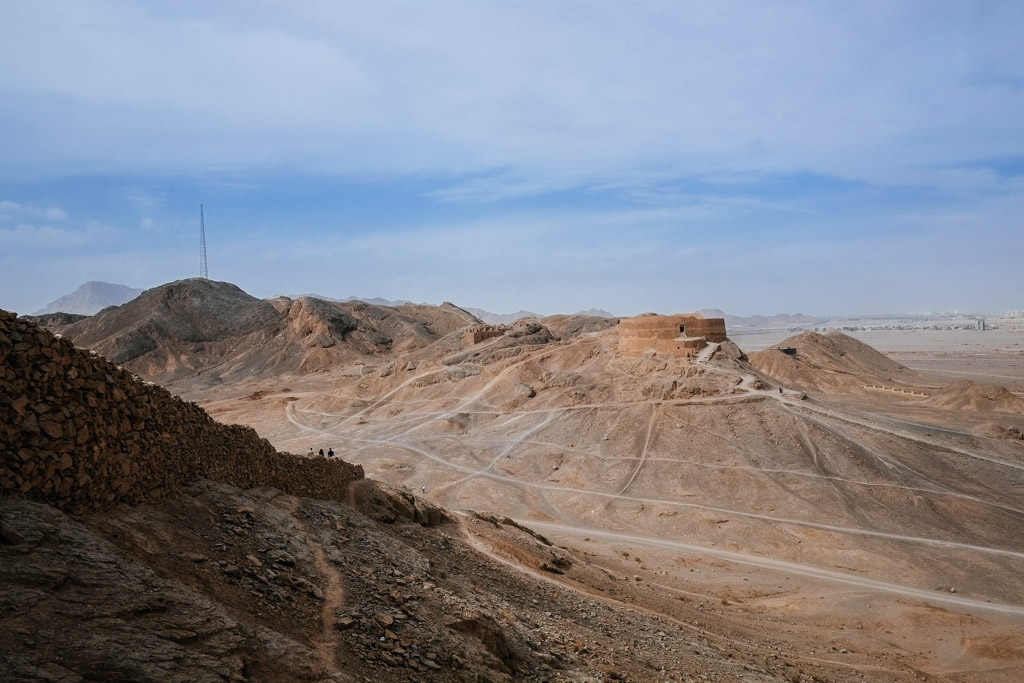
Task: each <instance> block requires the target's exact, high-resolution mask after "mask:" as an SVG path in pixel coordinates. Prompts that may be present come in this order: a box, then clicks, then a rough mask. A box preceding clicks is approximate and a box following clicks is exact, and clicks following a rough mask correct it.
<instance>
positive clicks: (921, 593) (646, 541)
mask: <svg viewBox="0 0 1024 683" xmlns="http://www.w3.org/2000/svg"><path fill="white" fill-rule="evenodd" d="M516 522H518V523H520V524H523V525H525V526H528V527H530V528H532V529H535V530H537V531H542V532H546V533H563V534H568V535H571V536H584V537H590V538H601V539H604V540H606V541H612V542H620V543H630V544H633V545H640V546H648V547H651V548H658V549H661V550H670V551H674V552H679V553H685V554H688V555H697V556H712V557H716V558H718V559H721V560H726V561H728V562H733V563H736V564H743V565H747V566H752V567H757V568H759V569H770V570H775V571H781V572H786V573H790V574H799V575H801V576H806V577H809V578H813V579H820V580H824V581H829V582H833V583H842V584H846V585H850V586H856V587H857V588H861V589H865V590H869V591H875V592H885V593H894V594H896V595H901V596H903V597H908V598H916V599H918V600H922V601H924V602H929V603H935V602H938V603H944V604H949V605H956V606H957V607H966V608H970V609H976V610H988V611H994V612H1003V613H1007V614H1014V615H1019V616H1024V605H1011V604H1007V603H998V602H988V601H983V600H974V599H971V598H964V597H959V596H957V595H951V594H946V593H941V592H937V591H927V590H923V589H920V588H912V587H910V586H903V585H900V584H896V583H889V582H887V581H879V580H877V579H869V578H865V577H860V576H853V575H850V574H844V573H842V572H837V571H833V570H831V569H822V568H819V567H814V566H811V565H805V564H798V563H796V562H787V561H785V560H776V559H773V558H769V557H760V556H757V555H747V554H743V553H737V552H732V551H729V550H719V549H717V548H708V547H705V546H698V545H690V544H688V543H679V542H676V541H667V540H663V539H660V538H649V537H646V536H634V535H630V534H619V533H614V532H610V531H600V530H595V529H585V528H580V527H573V526H566V525H561V524H552V523H549V522H538V521H534V520H528V519H521V520H516Z"/></svg>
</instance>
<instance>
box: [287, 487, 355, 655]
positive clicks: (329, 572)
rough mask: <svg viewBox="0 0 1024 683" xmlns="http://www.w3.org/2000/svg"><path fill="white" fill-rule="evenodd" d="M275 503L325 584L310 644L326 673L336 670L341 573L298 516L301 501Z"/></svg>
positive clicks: (341, 595) (308, 527)
mask: <svg viewBox="0 0 1024 683" xmlns="http://www.w3.org/2000/svg"><path fill="white" fill-rule="evenodd" d="M282 499H283V500H282ZM285 501H286V502H285ZM275 502H277V503H278V504H279V505H281V504H282V503H284V505H282V509H283V510H284V511H285V512H286V513H288V515H289V517H291V519H292V521H293V522H294V524H295V528H296V529H298V530H299V531H300V532H301V533H300V535H299V538H300V539H301V540H302V541H303V543H305V545H306V547H307V548H308V549H309V552H310V553H311V554H312V555H313V568H314V569H315V570H316V572H317V573H318V574H319V575H320V576H322V577H323V579H324V581H325V584H324V586H323V588H322V590H323V594H324V598H323V603H322V604H321V606H320V634H319V636H317V637H316V638H315V639H314V641H313V643H312V645H313V648H314V650H315V651H316V653H317V656H318V657H319V658H320V661H321V662H323V664H324V666H325V667H327V668H328V670H329V671H335V670H337V667H338V660H337V653H336V651H335V650H336V647H337V636H336V632H335V629H334V627H335V624H336V623H337V616H336V613H337V610H338V608H339V607H341V606H342V604H343V603H344V601H345V590H344V588H343V586H342V580H341V572H339V571H338V570H337V569H335V568H334V565H333V564H331V561H330V560H329V559H328V557H327V553H326V552H325V551H324V548H323V546H322V545H321V544H320V543H318V542H317V541H316V540H315V539H316V534H315V531H314V530H313V529H311V528H310V526H309V524H308V523H307V522H306V521H305V520H304V519H302V517H301V516H299V514H298V509H299V505H300V499H299V498H294V497H291V496H287V497H279V498H277V499H275Z"/></svg>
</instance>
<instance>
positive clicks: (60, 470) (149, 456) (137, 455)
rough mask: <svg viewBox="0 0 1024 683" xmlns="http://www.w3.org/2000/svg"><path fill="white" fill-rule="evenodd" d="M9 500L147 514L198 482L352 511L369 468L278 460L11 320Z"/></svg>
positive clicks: (1, 491)
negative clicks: (152, 502) (338, 503)
mask: <svg viewBox="0 0 1024 683" xmlns="http://www.w3.org/2000/svg"><path fill="white" fill-rule="evenodd" d="M0 455H2V460H0V495H6V494H11V493H20V494H22V495H25V496H26V497H29V498H32V499H34V500H39V501H42V502H46V503H49V504H51V505H54V506H56V507H59V508H61V509H67V510H85V509H90V508H106V507H110V506H112V505H115V504H118V503H129V504H134V503H139V502H142V501H145V500H146V499H148V498H153V497H157V496H160V495H164V494H166V493H168V492H170V491H173V490H174V489H175V488H176V487H178V486H181V485H182V484H185V483H188V482H192V481H195V480H197V479H202V478H206V479H212V480H215V481H221V482H226V483H229V484H233V485H236V486H239V487H242V488H251V487H255V486H271V487H274V488H278V489H280V490H282V491H285V492H288V493H292V494H296V495H304V496H311V497H317V498H331V499H343V497H344V496H345V495H346V491H347V487H348V484H349V482H351V481H353V480H355V479H361V478H362V477H363V469H362V467H359V466H355V465H350V464H348V463H345V462H342V461H340V460H330V461H328V460H322V459H316V460H313V459H307V458H304V457H301V456H295V455H290V454H286V453H278V452H277V451H276V450H275V449H274V447H273V446H272V445H271V444H270V442H268V441H266V440H265V439H261V438H260V437H259V436H258V435H257V434H256V432H255V431H254V430H253V429H251V428H249V427H243V426H239V425H223V424H220V423H218V422H216V421H214V420H213V418H211V417H210V416H209V415H208V414H207V413H206V412H205V411H204V410H203V409H202V408H200V407H198V406H197V405H195V404H194V403H190V402H186V401H182V400H181V399H179V398H177V397H174V396H171V394H170V393H169V392H168V391H167V390H165V389H163V388H161V387H158V386H155V385H152V384H149V383H147V382H143V381H140V380H139V379H137V378H135V377H133V375H131V374H130V373H128V372H125V371H123V370H121V369H120V368H118V367H116V366H115V365H113V364H111V363H109V362H108V361H106V360H104V359H103V358H100V357H97V356H94V355H92V354H91V353H90V352H88V351H84V350H81V349H77V348H75V347H74V345H72V344H71V343H70V342H69V341H67V340H65V339H61V338H59V337H55V336H54V335H52V334H51V333H49V332H48V331H46V330H43V329H41V328H39V327H37V326H36V325H35V323H32V322H30V321H27V320H24V319H19V318H17V317H16V316H15V315H14V314H13V313H9V312H7V311H2V310H0Z"/></svg>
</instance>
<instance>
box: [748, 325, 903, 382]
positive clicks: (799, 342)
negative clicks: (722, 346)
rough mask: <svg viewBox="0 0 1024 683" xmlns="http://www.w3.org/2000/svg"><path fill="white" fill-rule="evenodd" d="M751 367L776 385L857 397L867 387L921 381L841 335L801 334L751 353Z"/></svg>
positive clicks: (859, 343)
mask: <svg viewBox="0 0 1024 683" xmlns="http://www.w3.org/2000/svg"><path fill="white" fill-rule="evenodd" d="M784 349H785V351H784ZM750 364H751V365H752V366H753V367H755V368H756V369H757V370H759V371H761V372H763V373H764V374H766V375H768V376H770V377H772V378H774V379H775V380H776V381H779V382H781V383H783V384H785V385H787V386H790V387H793V388H798V389H801V390H804V391H811V392H818V391H825V392H833V393H835V392H845V393H855V394H856V393H864V390H865V385H871V384H877V385H885V386H893V385H895V384H904V383H914V382H920V381H921V378H920V377H919V376H918V375H917V374H916V373H914V372H913V371H911V370H909V369H908V368H905V367H904V366H902V365H900V364H899V363H897V362H896V361H894V360H891V359H890V358H888V357H886V356H885V355H883V354H881V353H879V352H878V351H876V350H875V349H873V348H871V347H870V346H868V345H867V344H865V343H863V342H861V341H858V340H856V339H854V338H853V337H850V336H848V335H845V334H843V333H841V332H829V333H827V334H819V333H817V332H801V333H800V334H797V335H794V336H792V337H789V338H787V339H786V340H784V341H782V342H780V343H779V344H776V345H775V346H772V347H770V348H767V349H764V350H763V351H757V352H754V353H751V354H750Z"/></svg>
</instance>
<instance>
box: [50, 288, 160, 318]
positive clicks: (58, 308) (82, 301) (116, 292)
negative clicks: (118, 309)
mask: <svg viewBox="0 0 1024 683" xmlns="http://www.w3.org/2000/svg"><path fill="white" fill-rule="evenodd" d="M143 291H145V290H142V289H135V288H133V287H126V286H125V285H113V284H110V283H109V282H96V281H92V282H86V283H85V284H84V285H82V286H81V287H79V288H78V289H76V290H75V291H73V292H71V294H66V295H64V296H62V297H60V298H59V299H55V300H54V301H51V302H50V304H49V305H48V306H47V307H46V308H44V309H42V310H40V311H36V312H35V313H34V314H33V315H46V314H48V313H75V314H78V315H93V314H94V313H99V312H100V311H102V310H103V309H104V308H108V307H110V306H120V305H121V304H124V303H127V302H129V301H131V300H132V299H134V298H135V297H137V296H138V295H139V294H142V292H143Z"/></svg>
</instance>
